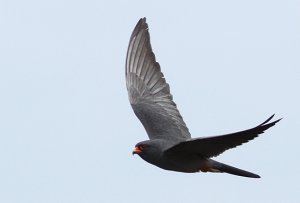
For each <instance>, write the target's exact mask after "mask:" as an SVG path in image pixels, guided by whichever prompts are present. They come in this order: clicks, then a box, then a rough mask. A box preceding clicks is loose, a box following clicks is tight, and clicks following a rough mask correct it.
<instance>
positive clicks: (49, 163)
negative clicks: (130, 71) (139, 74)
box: [0, 0, 300, 203]
mask: <svg viewBox="0 0 300 203" xmlns="http://www.w3.org/2000/svg"><path fill="white" fill-rule="evenodd" d="M144 16H145V17H147V22H148V23H149V27H150V35H151V40H152V47H153V49H154V52H155V53H156V58H157V60H158V61H159V62H160V64H161V67H162V71H163V73H164V74H165V77H166V79H167V82H168V83H169V84H170V86H171V92H172V94H173V96H174V99H175V102H176V103H177V105H178V108H179V110H180V112H181V114H182V116H183V118H184V120H185V122H186V123H187V125H188V127H189V129H190V131H191V133H192V136H193V137H197V136H208V135H214V134H222V133H229V132H233V131H238V130H243V129H246V128H250V127H254V126H255V125H257V124H259V123H260V122H262V121H264V120H265V119H266V118H268V117H269V116H270V115H271V114H273V113H276V118H280V117H284V119H283V120H282V121H281V122H280V123H279V124H278V125H276V126H275V127H273V128H271V129H270V130H268V131H267V133H265V134H263V135H262V136H260V137H259V138H257V139H255V140H254V141H252V142H250V143H248V144H246V145H243V146H242V147H239V148H236V149H233V150H230V151H228V152H226V153H224V154H223V155H221V156H219V157H217V158H216V160H218V161H222V162H225V163H227V164H230V165H233V166H236V167H239V168H242V169H246V170H249V171H252V172H255V173H257V174H259V175H261V176H262V178H261V179H247V178H241V177H237V176H231V175H227V174H205V173H197V174H183V173H177V172H169V171H164V170H161V169H159V168H157V167H155V166H152V165H150V164H148V163H146V162H144V161H143V160H142V159H140V158H139V157H138V156H132V155H131V152H132V149H133V146H134V145H135V144H136V143H137V142H139V141H142V140H145V139H147V135H146V132H145V131H144V129H143V127H142V125H141V124H140V122H139V121H138V119H137V118H136V117H135V115H134V114H133V111H132V110H131V107H130V105H129V102H128V98H127V91H126V88H125V77H124V65H125V54H126V50H127V45H128V41H129V37H130V34H131V32H132V30H133V28H134V26H135V24H136V22H137V21H138V20H139V18H141V17H144ZM0 27H1V31H0V94H1V99H0V162H1V163H0V202H3V203H58V202H62V203H79V202H89V203H94V202H95V203H96V202H97V203H100V202H101V203H102V202H143V203H148V202H149V203H150V202H151V203H153V202H225V203H227V202H228V203H229V202H230V203H237V202H244V203H248V202H249V203H250V202H251V203H252V202H272V203H281V202H289V203H294V202H295V203H296V202H299V201H300V196H299V181H300V174H299V171H300V163H299V162H300V161H299V155H300V148H299V142H300V136H299V132H300V122H299V120H300V119H299V116H300V108H299V104H300V96H299V92H300V91H299V89H300V2H299V1H295V0H294V1H293V0H286V1H271V0H269V1H267V0H254V1H238V0H228V1H223V0H215V1H141V0H139V1H105V2H104V1H101V0H100V1H91V0H87V1H71V0H52V1H38V0H35V1H34V0H28V1H20V0H19V1H18V0H15V1H14V0H2V1H1V2H0Z"/></svg>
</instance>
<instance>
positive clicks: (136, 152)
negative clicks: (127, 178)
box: [132, 147, 142, 155]
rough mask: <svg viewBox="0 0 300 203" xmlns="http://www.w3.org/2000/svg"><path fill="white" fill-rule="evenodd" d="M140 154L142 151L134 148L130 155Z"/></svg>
mask: <svg viewBox="0 0 300 203" xmlns="http://www.w3.org/2000/svg"><path fill="white" fill-rule="evenodd" d="M141 152H142V150H141V149H140V148H138V147H135V148H134V150H133V151H132V155H135V154H139V153H141Z"/></svg>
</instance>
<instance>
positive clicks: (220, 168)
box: [209, 159, 260, 178]
mask: <svg viewBox="0 0 300 203" xmlns="http://www.w3.org/2000/svg"><path fill="white" fill-rule="evenodd" d="M209 163H210V165H211V168H212V172H221V173H222V172H224V173H229V174H233V175H237V176H243V177H248V178H260V176H259V175H257V174H254V173H251V172H249V171H245V170H242V169H238V168H235V167H233V166H229V165H226V164H223V163H220V162H217V161H214V160H211V159H210V160H209Z"/></svg>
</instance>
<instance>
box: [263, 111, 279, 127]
mask: <svg viewBox="0 0 300 203" xmlns="http://www.w3.org/2000/svg"><path fill="white" fill-rule="evenodd" d="M274 116H275V113H274V114H273V115H271V116H270V117H269V118H268V119H267V120H265V121H264V122H263V123H261V124H260V125H259V126H262V125H265V124H267V123H268V122H269V121H270V120H272V119H273V118H274ZM281 119H283V118H280V119H277V120H275V121H273V122H272V123H274V124H275V123H277V122H279V121H280V120H281Z"/></svg>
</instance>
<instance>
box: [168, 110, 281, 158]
mask: <svg viewBox="0 0 300 203" xmlns="http://www.w3.org/2000/svg"><path fill="white" fill-rule="evenodd" d="M273 117H274V114H273V115H272V116H271V117H270V118H268V119H267V120H266V121H265V122H263V123H262V124H260V125H258V126H256V127H254V128H251V129H248V130H244V131H240V132H236V133H231V134H227V135H221V136H213V137H203V138H195V139H190V140H188V141H186V142H181V143H179V144H177V145H175V146H173V147H171V148H169V149H168V150H166V153H178V152H185V153H196V154H199V155H201V156H203V157H206V158H209V157H214V156H218V155H219V154H221V153H223V152H224V151H226V150H228V149H231V148H234V147H236V146H239V145H242V144H243V143H246V142H248V141H250V140H252V139H254V138H256V137H257V136H258V135H259V134H262V133H264V131H265V130H267V129H268V128H270V127H272V126H274V125H275V124H276V123H277V122H278V121H280V120H281V119H278V120H276V121H273V122H271V123H269V121H270V120H271V119H272V118H273Z"/></svg>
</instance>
